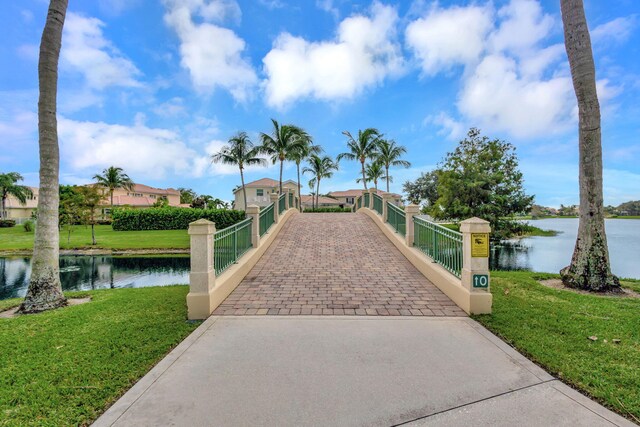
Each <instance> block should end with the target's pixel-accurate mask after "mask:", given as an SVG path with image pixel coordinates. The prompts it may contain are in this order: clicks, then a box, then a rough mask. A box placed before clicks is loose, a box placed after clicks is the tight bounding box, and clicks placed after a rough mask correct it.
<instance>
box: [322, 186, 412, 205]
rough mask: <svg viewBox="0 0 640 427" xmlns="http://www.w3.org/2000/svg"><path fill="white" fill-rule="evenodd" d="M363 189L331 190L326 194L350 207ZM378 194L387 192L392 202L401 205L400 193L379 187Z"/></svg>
mask: <svg viewBox="0 0 640 427" xmlns="http://www.w3.org/2000/svg"><path fill="white" fill-rule="evenodd" d="M363 191H364V190H362V189H358V190H346V191H332V192H330V193H329V194H327V195H328V196H329V197H332V198H334V199H336V200H338V201H339V202H340V203H342V204H344V207H350V206H353V204H354V203H355V200H356V199H357V198H358V197H359V196H361V195H362V192H363ZM377 192H378V195H380V196H383V195H385V194H388V195H390V196H391V197H392V199H393V203H394V204H396V205H401V204H402V196H401V195H400V194H395V193H387V192H385V191H382V190H380V189H378V190H377Z"/></svg>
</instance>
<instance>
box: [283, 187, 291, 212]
mask: <svg viewBox="0 0 640 427" xmlns="http://www.w3.org/2000/svg"><path fill="white" fill-rule="evenodd" d="M289 193H291V189H290V188H287V192H286V193H285V196H284V210H285V211H288V210H289V208H290V207H291V206H289Z"/></svg>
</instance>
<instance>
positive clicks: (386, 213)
mask: <svg viewBox="0 0 640 427" xmlns="http://www.w3.org/2000/svg"><path fill="white" fill-rule="evenodd" d="M392 200H393V197H391V195H390V194H389V193H384V194H383V195H382V222H387V220H388V219H389V210H388V208H387V203H390V202H391V201H392Z"/></svg>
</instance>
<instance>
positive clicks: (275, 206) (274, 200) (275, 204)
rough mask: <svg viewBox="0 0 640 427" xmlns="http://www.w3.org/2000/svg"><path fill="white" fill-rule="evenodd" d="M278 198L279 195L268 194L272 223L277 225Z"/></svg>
mask: <svg viewBox="0 0 640 427" xmlns="http://www.w3.org/2000/svg"><path fill="white" fill-rule="evenodd" d="M279 197H280V195H279V194H278V193H271V194H269V200H271V203H273V221H274V222H275V223H276V224H277V223H278V220H279V218H278V217H279V216H280V215H279V213H278V198H279Z"/></svg>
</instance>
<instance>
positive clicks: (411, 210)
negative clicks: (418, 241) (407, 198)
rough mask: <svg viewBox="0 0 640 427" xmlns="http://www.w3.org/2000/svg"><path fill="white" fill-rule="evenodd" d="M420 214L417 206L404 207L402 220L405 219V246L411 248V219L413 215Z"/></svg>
mask: <svg viewBox="0 0 640 427" xmlns="http://www.w3.org/2000/svg"><path fill="white" fill-rule="evenodd" d="M419 214H420V206H418V205H407V206H405V207H404V218H405V221H406V223H405V227H404V230H405V233H404V237H405V241H406V242H407V246H409V247H411V246H413V217H414V216H415V215H419Z"/></svg>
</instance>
